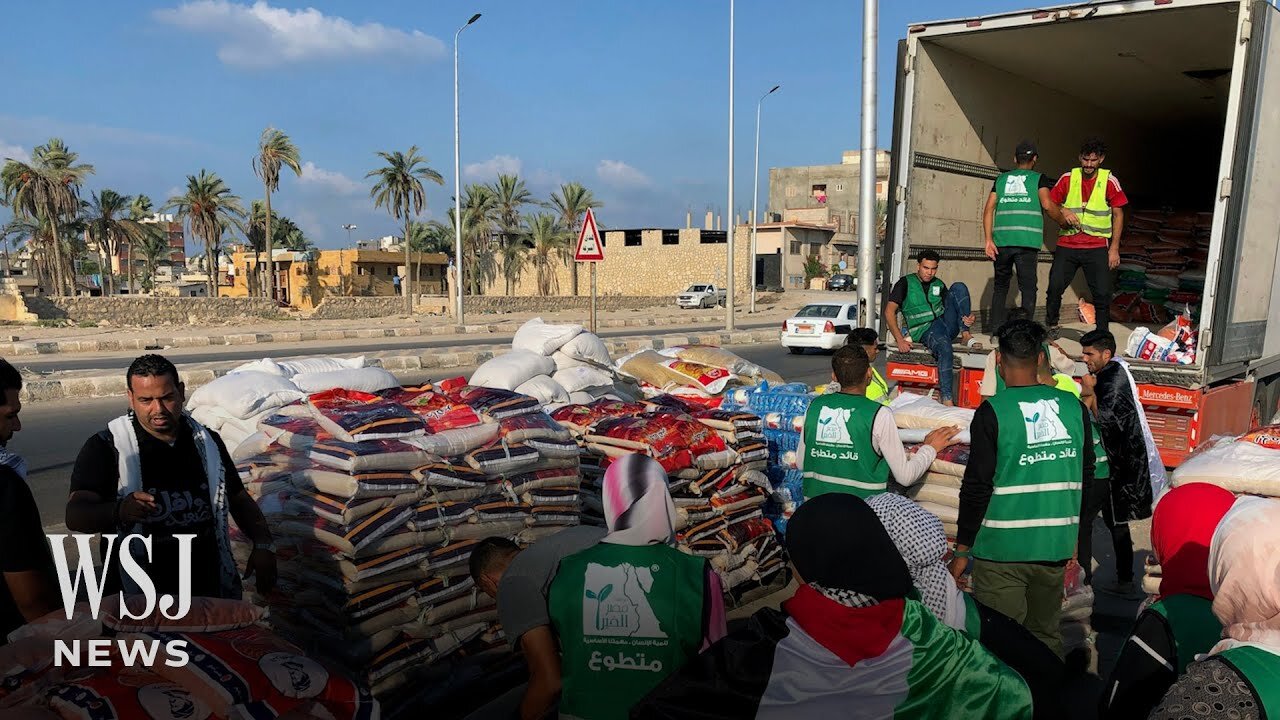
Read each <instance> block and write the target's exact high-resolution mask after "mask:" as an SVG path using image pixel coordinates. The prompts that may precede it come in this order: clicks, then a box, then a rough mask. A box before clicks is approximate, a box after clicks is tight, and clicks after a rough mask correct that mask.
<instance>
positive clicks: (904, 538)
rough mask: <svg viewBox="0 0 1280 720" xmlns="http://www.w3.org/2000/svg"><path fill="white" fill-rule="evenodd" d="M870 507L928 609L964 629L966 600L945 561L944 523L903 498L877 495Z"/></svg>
mask: <svg viewBox="0 0 1280 720" xmlns="http://www.w3.org/2000/svg"><path fill="white" fill-rule="evenodd" d="M867 504H868V505H870V506H871V509H872V510H874V511H875V513H876V517H879V518H880V524H881V525H884V529H885V531H886V532H888V533H889V538H890V539H891V540H893V544H894V545H895V546H896V547H897V548H898V553H899V554H901V555H902V559H903V560H904V561H906V563H907V570H908V571H909V572H910V573H911V582H912V584H914V585H915V587H916V590H917V591H919V593H920V599H921V601H922V602H923V603H924V605H925V607H927V608H929V610H930V612H932V613H933V614H934V615H935V616H937V618H938V620H940V621H942V622H943V623H944V624H946V625H947V626H948V627H952V628H955V629H957V630H964V628H965V622H964V621H965V605H964V597H963V596H962V595H961V590H960V588H959V587H957V586H956V581H955V579H954V578H952V577H951V573H950V572H948V571H947V566H946V565H944V564H943V562H942V560H943V558H944V557H946V554H947V534H946V532H945V531H944V530H943V529H942V521H941V520H939V519H938V518H936V517H934V516H933V515H932V514H930V513H929V511H927V510H925V509H924V508H922V507H920V506H919V505H917V504H916V503H914V502H912V501H911V500H909V499H907V498H905V497H903V496H901V495H895V494H892V493H885V494H883V495H876V496H875V497H873V498H871V499H870V500H867Z"/></svg>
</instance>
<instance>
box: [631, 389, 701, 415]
mask: <svg viewBox="0 0 1280 720" xmlns="http://www.w3.org/2000/svg"><path fill="white" fill-rule="evenodd" d="M644 403H645V405H648V406H650V407H651V408H653V409H664V408H665V409H670V410H675V411H677V412H682V413H691V412H693V411H694V410H696V409H697V407H696V406H694V405H693V404H691V403H688V402H686V401H685V399H684V398H679V397H676V396H675V395H672V394H670V393H663V394H661V395H655V396H653V397H651V398H649V399H648V400H645V401H644Z"/></svg>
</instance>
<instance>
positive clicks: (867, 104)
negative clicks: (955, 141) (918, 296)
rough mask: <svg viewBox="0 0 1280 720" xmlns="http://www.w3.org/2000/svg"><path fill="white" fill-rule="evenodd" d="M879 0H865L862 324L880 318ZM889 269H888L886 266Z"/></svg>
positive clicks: (873, 325) (860, 209)
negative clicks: (878, 263) (877, 259)
mask: <svg viewBox="0 0 1280 720" xmlns="http://www.w3.org/2000/svg"><path fill="white" fill-rule="evenodd" d="M878 10H879V3H878V2H877V0H862V156H861V160H860V164H859V166H858V181H859V190H858V327H868V328H877V329H878V328H879V322H878V318H877V317H876V314H877V311H878V310H879V306H878V305H877V304H876V44H877V38H876V24H877V15H878ZM886 270H888V268H886Z"/></svg>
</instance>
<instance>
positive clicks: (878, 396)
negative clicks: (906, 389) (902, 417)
mask: <svg viewBox="0 0 1280 720" xmlns="http://www.w3.org/2000/svg"><path fill="white" fill-rule="evenodd" d="M845 344H846V345H857V346H858V347H860V348H862V349H863V350H864V351H866V353H867V359H869V360H870V361H871V380H869V381H868V382H867V399H868V400H875V401H876V402H878V403H880V404H881V405H888V404H889V402H890V401H891V400H892V398H890V397H889V383H887V382H885V380H884V376H883V375H881V374H880V371H879V370H877V369H876V357H877V356H878V355H879V354H880V337H879V336H878V335H876V331H875V330H872V329H871V328H854V329H853V332H851V333H849V339H848V340H845Z"/></svg>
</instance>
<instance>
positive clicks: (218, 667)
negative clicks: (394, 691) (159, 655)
mask: <svg viewBox="0 0 1280 720" xmlns="http://www.w3.org/2000/svg"><path fill="white" fill-rule="evenodd" d="M144 637H147V638H155V639H158V640H160V641H161V642H168V641H170V640H185V641H187V650H188V652H189V654H190V657H191V661H190V662H189V663H187V665H186V666H184V667H179V668H174V667H169V666H167V665H164V664H163V663H160V664H157V665H156V666H155V668H154V671H155V672H156V674H158V675H160V676H161V677H163V678H164V679H166V680H168V681H169V682H172V683H176V684H177V685H180V686H181V687H183V688H186V689H187V690H190V691H191V695H192V697H193V698H194V699H196V700H199V701H200V702H203V703H204V704H205V706H207V707H208V708H209V710H211V711H212V712H213V714H214V715H216V716H218V717H230V716H232V714H233V708H234V709H235V711H236V712H237V713H239V714H240V715H243V716H245V717H253V718H274V717H279V716H281V715H282V714H284V713H287V712H289V711H291V710H293V709H295V708H298V707H300V706H302V705H304V704H306V703H308V702H315V703H318V704H319V705H321V706H322V707H323V708H324V709H325V710H327V711H328V712H329V713H330V714H332V715H333V716H334V717H335V718H338V719H339V720H357V719H361V720H364V719H371V718H374V717H376V716H377V714H378V709H377V701H375V700H374V699H373V698H372V696H370V695H369V693H368V691H366V690H363V689H361V688H359V687H357V686H356V685H355V684H354V683H352V682H351V681H350V680H347V679H346V678H344V677H342V676H340V675H337V674H335V673H332V672H330V671H329V670H328V669H326V668H325V667H324V666H323V665H321V664H320V663H318V662H316V661H315V660H312V659H311V658H308V657H306V656H305V655H303V654H302V651H301V650H299V649H298V648H297V647H296V646H294V645H293V644H291V643H289V642H287V641H286V640H284V639H283V638H281V637H280V636H278V635H276V634H275V633H272V632H270V631H269V630H266V629H264V628H261V627H257V626H252V627H247V628H243V629H240V630H230V631H227V632H221V633H216V634H195V633H190V634H186V633H146V634H145V635H144Z"/></svg>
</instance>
